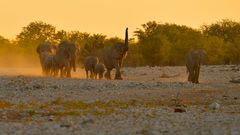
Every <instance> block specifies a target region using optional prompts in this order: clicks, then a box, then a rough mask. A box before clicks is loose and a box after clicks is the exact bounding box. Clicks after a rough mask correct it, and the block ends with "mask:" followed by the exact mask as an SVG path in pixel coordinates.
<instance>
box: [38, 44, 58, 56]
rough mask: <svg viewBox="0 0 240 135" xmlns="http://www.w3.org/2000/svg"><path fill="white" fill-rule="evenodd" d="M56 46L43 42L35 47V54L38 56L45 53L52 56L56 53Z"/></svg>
mask: <svg viewBox="0 0 240 135" xmlns="http://www.w3.org/2000/svg"><path fill="white" fill-rule="evenodd" d="M56 48H57V47H56V46H55V45H53V44H51V43H49V42H44V43H40V44H39V45H38V46H37V49H36V51H37V53H38V54H39V55H40V54H41V53H43V52H47V53H49V54H54V53H55V52H56Z"/></svg>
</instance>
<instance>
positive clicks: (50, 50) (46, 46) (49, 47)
mask: <svg viewBox="0 0 240 135" xmlns="http://www.w3.org/2000/svg"><path fill="white" fill-rule="evenodd" d="M56 48H57V47H56V46H55V45H53V44H51V43H49V42H44V43H40V44H39V45H38V46H37V49H36V52H37V53H38V55H39V59H40V64H41V67H42V73H43V75H46V70H47V69H46V68H45V67H46V66H45V65H44V63H45V59H46V57H47V56H48V55H54V54H55V53H56Z"/></svg>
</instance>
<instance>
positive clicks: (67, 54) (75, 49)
mask: <svg viewBox="0 0 240 135" xmlns="http://www.w3.org/2000/svg"><path fill="white" fill-rule="evenodd" d="M79 52H80V49H79V46H78V45H77V44H75V43H72V42H70V41H62V42H61V43H60V44H59V46H58V48H57V51H56V56H55V60H56V63H57V64H58V68H59V70H60V77H71V70H72V69H73V71H76V59H77V57H78V55H79Z"/></svg>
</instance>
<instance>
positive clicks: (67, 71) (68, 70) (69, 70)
mask: <svg viewBox="0 0 240 135" xmlns="http://www.w3.org/2000/svg"><path fill="white" fill-rule="evenodd" d="M66 73H67V77H69V78H70V77H71V68H70V67H67V69H66Z"/></svg>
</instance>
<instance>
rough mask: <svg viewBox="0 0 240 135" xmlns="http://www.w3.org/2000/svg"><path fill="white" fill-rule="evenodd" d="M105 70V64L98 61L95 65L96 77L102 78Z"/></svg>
mask: <svg viewBox="0 0 240 135" xmlns="http://www.w3.org/2000/svg"><path fill="white" fill-rule="evenodd" d="M104 72H105V66H104V64H102V63H98V64H96V65H95V69H94V74H95V79H97V77H99V79H102V78H103V73H104Z"/></svg>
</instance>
